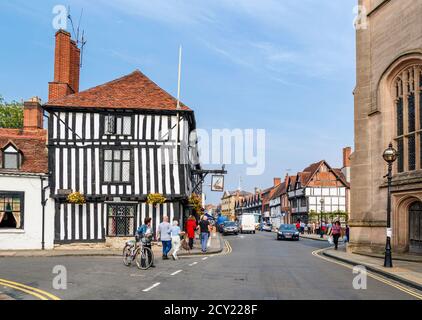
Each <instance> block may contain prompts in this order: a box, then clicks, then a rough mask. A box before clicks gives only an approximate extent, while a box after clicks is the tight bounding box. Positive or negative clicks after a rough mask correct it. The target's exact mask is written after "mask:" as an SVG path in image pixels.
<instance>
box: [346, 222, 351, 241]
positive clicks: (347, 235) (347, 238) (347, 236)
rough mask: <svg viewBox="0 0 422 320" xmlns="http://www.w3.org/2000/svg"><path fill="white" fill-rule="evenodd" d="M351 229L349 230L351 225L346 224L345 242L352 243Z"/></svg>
mask: <svg viewBox="0 0 422 320" xmlns="http://www.w3.org/2000/svg"><path fill="white" fill-rule="evenodd" d="M349 237H350V228H349V225H348V224H346V236H345V240H346V242H349V241H350V238H349Z"/></svg>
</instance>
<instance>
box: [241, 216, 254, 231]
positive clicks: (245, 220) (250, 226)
mask: <svg viewBox="0 0 422 320" xmlns="http://www.w3.org/2000/svg"><path fill="white" fill-rule="evenodd" d="M246 232H247V233H255V215H253V214H243V215H242V216H241V218H240V233H246Z"/></svg>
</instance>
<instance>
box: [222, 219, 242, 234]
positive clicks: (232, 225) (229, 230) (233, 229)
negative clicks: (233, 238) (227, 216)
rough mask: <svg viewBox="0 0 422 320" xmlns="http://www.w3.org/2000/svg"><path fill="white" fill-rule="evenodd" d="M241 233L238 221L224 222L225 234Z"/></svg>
mask: <svg viewBox="0 0 422 320" xmlns="http://www.w3.org/2000/svg"><path fill="white" fill-rule="evenodd" d="M238 233H239V226H238V225H237V223H236V222H233V221H227V222H225V223H224V226H223V235H227V234H235V235H237V234H238Z"/></svg>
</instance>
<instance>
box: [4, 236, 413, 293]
mask: <svg viewBox="0 0 422 320" xmlns="http://www.w3.org/2000/svg"><path fill="white" fill-rule="evenodd" d="M275 238H276V236H275V234H274V233H270V232H257V233H256V234H251V235H238V236H227V237H224V239H225V240H227V241H228V242H229V244H230V246H229V247H231V249H229V247H228V248H227V250H225V251H224V253H223V254H220V255H217V256H210V257H202V256H196V257H189V258H183V259H180V260H178V261H172V260H168V261H162V260H161V258H159V259H158V260H157V262H156V268H154V269H150V270H146V271H142V270H138V269H137V268H136V267H135V266H133V267H130V268H128V267H125V266H124V265H123V263H122V261H121V259H120V258H119V257H52V258H46V257H31V258H0V279H4V280H9V281H13V282H16V283H20V284H25V285H27V286H28V288H38V289H41V290H43V292H44V291H45V292H48V293H50V294H52V295H54V296H57V297H58V298H60V299H159V300H163V299H181V300H187V299H219V300H222V299H241V300H243V299H259V300H261V299H282V300H286V299H324V300H334V299H353V300H354V299H415V297H414V296H412V295H409V294H407V293H406V292H403V291H401V290H398V289H397V288H396V287H394V286H390V285H389V284H386V283H383V282H380V281H378V280H375V279H372V278H370V277H368V282H367V289H366V290H356V289H354V288H353V279H354V277H355V276H356V275H355V274H353V272H352V270H351V269H350V268H346V267H344V266H341V265H338V264H336V263H332V262H329V261H326V260H323V259H320V258H318V257H316V256H315V255H313V254H312V252H314V251H315V250H317V249H320V248H324V247H326V246H327V245H328V244H327V243H326V242H320V241H314V240H306V239H301V240H300V241H298V242H291V241H277V240H275ZM57 265H61V266H64V267H65V268H66V271H67V289H65V290H56V289H54V288H53V278H54V277H55V276H56V274H53V272H52V271H53V268H54V267H55V266H57ZM1 281H2V280H0V294H3V295H6V296H9V297H12V298H14V299H39V297H37V296H34V295H32V294H31V293H28V292H24V291H22V290H19V287H18V289H16V288H13V287H10V286H5V285H4V282H1ZM2 283H3V285H2ZM28 291H31V290H30V289H28Z"/></svg>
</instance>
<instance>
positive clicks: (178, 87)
mask: <svg viewBox="0 0 422 320" xmlns="http://www.w3.org/2000/svg"><path fill="white" fill-rule="evenodd" d="M181 75H182V46H181V45H180V47H179V74H178V78H177V110H179V109H180V79H181Z"/></svg>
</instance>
